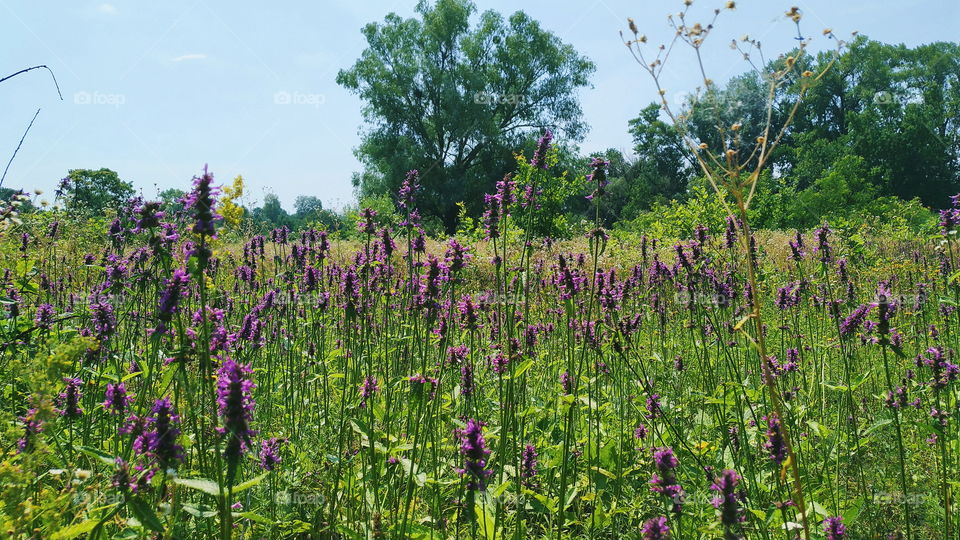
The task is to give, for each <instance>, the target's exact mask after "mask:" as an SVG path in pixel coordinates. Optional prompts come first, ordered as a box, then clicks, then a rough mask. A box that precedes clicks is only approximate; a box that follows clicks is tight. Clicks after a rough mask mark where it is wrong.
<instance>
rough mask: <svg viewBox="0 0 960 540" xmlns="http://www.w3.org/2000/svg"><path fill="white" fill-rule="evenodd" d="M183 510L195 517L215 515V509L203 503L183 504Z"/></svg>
mask: <svg viewBox="0 0 960 540" xmlns="http://www.w3.org/2000/svg"><path fill="white" fill-rule="evenodd" d="M183 511H184V512H186V513H188V514H190V515H191V516H193V517H197V518H208V517H213V516H215V515H217V511H216V510H214V509H213V507H211V506H207V505H203V504H185V505H183Z"/></svg>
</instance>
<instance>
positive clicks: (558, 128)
mask: <svg viewBox="0 0 960 540" xmlns="http://www.w3.org/2000/svg"><path fill="white" fill-rule="evenodd" d="M475 10H476V8H475V6H474V5H473V3H471V2H469V1H467V0H437V2H436V3H435V4H430V3H427V2H425V1H421V2H420V3H419V4H418V5H417V8H416V13H417V15H418V17H416V18H409V19H404V18H402V17H400V16H398V15H396V14H393V13H391V14H390V15H387V17H386V18H385V19H384V21H383V22H382V23H370V24H368V25H366V26H365V27H364V28H363V35H364V36H365V37H366V40H367V48H366V49H365V50H364V51H363V53H362V54H361V56H360V58H359V59H358V60H357V62H356V63H355V64H354V65H353V66H352V67H351V68H349V69H346V70H343V71H341V72H340V73H339V74H338V75H337V82H338V83H339V84H341V85H342V86H344V87H345V88H348V89H350V90H352V91H354V92H355V93H356V94H357V95H359V96H360V97H361V98H362V99H363V101H364V102H365V105H364V108H363V114H364V119H365V120H366V122H367V123H368V125H369V127H368V128H367V129H366V130H365V131H364V133H363V142H362V143H361V145H360V146H359V147H358V148H357V149H356V154H357V156H358V157H359V158H360V159H361V161H362V162H363V164H364V166H365V169H364V171H363V172H361V173H358V174H357V175H355V177H354V184H355V186H356V187H357V188H358V190H359V194H360V195H361V196H369V195H377V194H385V193H391V194H392V193H394V192H395V191H396V189H397V188H398V187H399V185H400V182H401V181H402V180H403V177H404V174H405V173H406V171H407V170H409V169H418V170H420V173H421V185H422V186H423V192H422V194H421V196H420V198H419V201H418V205H419V206H420V208H421V211H422V212H423V213H424V214H427V215H435V216H438V217H440V218H441V219H442V220H443V222H444V223H445V225H446V226H447V227H452V226H453V225H454V220H455V218H456V214H457V207H456V204H455V203H457V202H459V201H463V202H464V203H465V204H466V205H467V207H468V210H469V212H470V213H471V214H472V215H476V214H477V213H478V212H479V205H480V203H481V202H482V194H483V193H484V192H486V191H490V190H491V189H492V186H493V184H494V182H496V181H497V180H499V179H500V178H501V177H502V176H503V175H504V174H505V173H507V172H508V171H510V170H512V168H513V166H514V162H513V158H512V155H511V152H512V151H513V150H515V149H516V148H519V147H520V146H521V145H522V144H523V141H524V139H525V138H526V136H527V135H528V134H529V133H530V132H532V131H533V132H538V131H542V130H543V129H545V128H550V129H552V130H554V131H555V132H556V133H557V135H558V136H560V137H563V138H567V139H571V140H579V139H580V138H582V136H583V134H584V133H585V131H586V125H585V124H584V122H583V121H582V119H581V109H580V105H579V102H578V100H577V98H576V95H575V91H576V90H577V89H578V88H580V87H583V86H586V85H588V83H589V81H588V77H589V75H590V74H591V73H592V72H593V70H594V65H593V63H592V62H591V61H590V60H588V59H586V58H585V57H583V56H581V55H579V54H578V53H577V52H576V51H575V50H574V49H573V47H571V46H570V45H568V44H565V43H563V42H562V41H560V39H559V38H557V37H556V36H555V35H553V34H552V33H550V32H548V31H546V30H544V29H542V28H541V27H540V25H539V24H538V23H537V21H535V20H533V19H531V18H530V17H529V16H527V15H526V14H524V13H523V12H520V11H518V12H516V13H514V14H513V15H510V16H509V17H508V18H504V17H503V16H502V15H500V14H499V13H496V12H494V11H486V12H484V13H482V14H481V15H480V16H479V18H478V20H477V21H476V24H474V25H471V15H473V14H474V12H475Z"/></svg>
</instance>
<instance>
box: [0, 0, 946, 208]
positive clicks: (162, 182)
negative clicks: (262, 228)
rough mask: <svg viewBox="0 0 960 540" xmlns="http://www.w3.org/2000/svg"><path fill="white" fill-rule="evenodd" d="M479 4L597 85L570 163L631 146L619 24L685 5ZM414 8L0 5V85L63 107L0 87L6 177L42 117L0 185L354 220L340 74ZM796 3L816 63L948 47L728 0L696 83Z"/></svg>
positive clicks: (920, 12)
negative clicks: (298, 203) (734, 45)
mask: <svg viewBox="0 0 960 540" xmlns="http://www.w3.org/2000/svg"><path fill="white" fill-rule="evenodd" d="M475 2H476V4H477V7H478V8H479V10H481V11H482V10H487V9H493V10H496V11H500V12H502V13H512V12H514V11H516V10H518V9H522V10H523V11H525V12H527V13H528V14H530V15H531V16H532V17H534V18H535V19H537V20H539V21H540V22H541V24H542V25H543V26H544V27H545V28H546V29H548V30H550V31H552V32H554V33H555V34H557V35H558V36H559V37H560V38H561V39H562V40H564V41H565V42H567V43H570V44H572V45H573V46H574V47H575V48H576V49H577V50H578V51H579V52H580V53H581V54H584V55H586V56H587V57H589V58H590V59H592V60H593V61H594V62H595V63H596V65H597V71H596V73H595V74H594V76H593V79H592V83H593V87H592V88H589V89H584V90H583V91H582V92H581V95H580V97H581V101H582V104H583V110H584V115H585V119H586V121H587V122H588V123H589V124H590V126H591V130H590V133H589V134H588V136H587V138H586V140H585V141H583V143H582V145H581V148H582V150H583V151H584V152H590V151H594V150H602V149H604V148H608V147H615V148H621V149H628V148H629V147H630V137H629V135H628V134H627V131H626V123H627V121H628V120H629V119H630V118H633V117H635V116H636V114H637V112H638V111H639V110H640V109H641V108H642V107H643V106H644V105H646V104H648V103H649V102H651V101H652V99H653V98H654V93H653V87H652V84H651V82H650V81H649V80H648V78H647V76H646V74H645V73H644V72H643V71H642V70H641V69H640V68H639V66H637V65H636V64H635V63H634V62H633V60H632V59H631V57H630V55H629V53H628V51H627V50H626V48H625V47H624V46H623V45H622V43H621V41H620V38H619V36H618V34H617V33H618V31H619V30H621V29H624V28H625V26H626V17H628V16H629V17H633V18H634V19H635V20H636V21H637V24H638V26H639V27H640V29H641V31H642V32H644V33H646V34H647V35H648V36H649V38H650V41H651V43H658V42H660V41H663V40H664V39H666V38H667V37H669V35H670V32H669V29H668V28H667V25H666V14H667V13H670V12H671V11H676V10H677V9H678V8H679V6H680V5H681V3H680V2H679V1H672V0H671V1H666V0H629V1H628V0H596V1H591V0H586V1H583V2H580V1H577V2H558V1H541V0H531V1H527V2H507V1H502V0H475ZM723 3H724V2H723V1H719V0H718V1H716V2H705V1H704V0H698V2H697V3H696V4H695V6H694V11H693V13H694V15H695V16H696V15H698V14H700V15H703V16H701V17H695V18H698V19H704V18H705V17H706V13H707V12H709V11H710V10H711V9H712V8H713V7H715V6H720V5H722V4H723ZM415 5H416V2H415V1H411V0H397V1H373V0H329V1H324V2H302V1H301V2H275V3H267V2H247V1H233V2H219V1H214V0H196V1H180V0H171V1H166V2H150V3H145V2H136V1H133V0H109V1H106V2H102V1H86V0H71V1H48V2H28V1H25V0H0V51H2V52H0V76H6V75H8V74H10V73H13V72H15V71H17V70H19V69H21V68H23V67H27V66H30V65H34V64H47V65H49V66H50V67H51V68H52V69H53V70H54V72H55V73H56V76H57V79H58V81H59V83H60V87H61V89H62V92H63V97H64V100H63V101H59V99H58V98H57V95H56V90H55V88H54V87H53V85H52V84H51V80H50V77H49V75H48V74H46V73H44V72H41V71H34V72H31V73H29V74H26V75H21V76H19V77H17V78H15V79H11V80H8V81H6V82H4V83H2V84H0V118H3V121H2V122H0V168H2V166H4V165H6V161H7V159H9V156H10V154H11V153H12V152H13V150H14V148H15V147H16V145H17V142H18V141H19V139H20V137H21V135H22V133H23V130H24V129H25V128H26V126H27V124H28V123H29V122H30V119H31V117H32V116H33V114H34V112H35V111H36V109H37V108H41V109H42V111H41V112H40V115H39V117H38V118H37V120H36V123H35V125H34V126H33V129H32V130H31V132H30V134H29V135H28V137H27V140H26V141H25V142H24V145H23V148H22V149H21V150H20V153H19V155H18V156H17V158H16V160H15V161H14V163H13V165H12V166H11V169H10V172H9V173H8V175H7V180H6V182H5V184H4V185H6V186H11V187H24V188H27V189H34V188H41V189H44V190H46V191H48V192H50V191H51V190H52V188H53V187H54V186H55V185H56V182H57V181H58V180H59V179H60V178H62V177H63V176H65V175H66V172H67V170H68V169H73V168H99V167H108V168H111V169H114V170H116V171H118V172H119V173H120V176H121V177H122V178H124V179H126V180H129V181H132V182H133V183H134V185H135V187H136V188H137V189H139V190H142V192H143V194H144V196H147V197H153V196H155V195H156V193H157V192H158V190H161V189H165V188H168V187H180V188H185V187H186V186H188V185H189V181H190V178H191V177H192V176H193V175H194V174H197V173H198V171H200V169H201V168H202V167H203V165H204V164H205V163H208V164H209V166H210V169H211V170H212V171H213V172H214V173H215V175H216V177H217V181H218V182H219V183H227V182H229V181H230V180H231V179H232V178H233V177H234V176H236V175H237V174H242V175H243V176H244V178H245V179H246V181H247V186H248V199H247V203H250V204H255V203H257V202H258V201H260V200H262V198H263V195H264V193H265V192H267V191H272V192H274V193H276V194H277V195H279V196H280V199H281V201H282V202H283V203H284V206H286V207H287V208H288V209H291V208H292V203H293V200H294V198H295V197H296V196H297V195H298V194H306V195H315V196H318V197H320V198H321V199H322V200H323V202H324V205H325V206H327V207H341V206H343V205H345V204H349V203H350V202H351V201H352V200H353V190H352V187H351V185H350V175H351V173H352V172H354V171H357V170H358V169H359V167H360V166H359V163H358V162H357V160H356V158H355V157H354V156H353V154H352V149H353V148H354V147H355V146H356V145H357V144H358V142H359V140H360V136H359V131H360V129H361V128H362V118H361V113H360V110H361V106H362V104H361V102H360V100H359V99H358V98H357V97H356V96H354V95H352V94H350V93H348V92H346V91H344V90H343V89H342V88H340V87H339V86H337V84H336V81H335V79H336V75H337V71H338V70H340V69H342V68H346V67H349V66H350V65H351V64H352V63H353V61H354V60H355V59H356V58H357V57H358V55H359V54H360V52H361V51H362V50H363V48H364V45H365V42H364V40H363V38H362V36H361V34H360V28H361V27H362V26H363V25H364V24H366V23H367V22H371V21H375V20H382V19H383V17H384V15H386V14H387V13H388V12H391V11H392V12H396V13H398V14H400V15H403V16H412V15H413V12H414V6H415ZM790 5H797V6H799V7H800V8H801V9H802V10H803V12H804V13H805V18H804V21H803V23H802V28H803V29H804V33H805V34H807V35H813V36H816V37H817V39H815V40H814V42H813V48H825V47H829V43H827V42H826V40H825V39H823V38H820V31H821V30H822V29H823V28H825V27H828V26H829V27H831V28H833V29H834V31H835V32H836V33H837V34H838V35H840V36H849V33H850V32H851V31H853V30H858V31H860V32H862V33H864V34H867V35H868V36H870V37H871V38H873V39H877V40H881V41H886V42H892V43H906V44H907V45H911V46H913V45H917V44H921V43H928V42H931V41H946V40H955V39H956V36H957V26H958V24H960V3H958V2H956V0H927V1H910V0H904V1H897V2H894V1H887V0H883V1H880V0H810V1H800V0H794V2H792V3H791V2H790V1H789V0H788V1H787V2H784V3H782V4H781V3H780V2H776V1H769V0H763V1H761V0H753V1H749V0H746V1H738V2H737V9H736V11H734V12H728V13H724V14H723V15H722V17H721V20H720V22H719V24H718V25H717V29H716V33H715V34H714V36H713V37H712V38H711V39H714V40H715V42H714V43H713V44H712V46H711V47H709V51H708V55H707V64H708V66H709V70H708V71H709V72H710V73H708V75H710V76H711V77H712V78H714V79H715V80H718V81H719V80H725V79H727V78H729V77H730V76H732V75H736V74H738V73H740V72H742V71H744V69H745V67H746V66H745V65H744V63H743V61H742V60H741V59H739V58H738V57H737V55H736V54H735V53H734V52H733V51H731V50H730V49H729V48H728V47H727V46H726V45H727V43H728V42H729V40H730V39H731V38H734V37H740V36H742V35H743V34H751V35H753V36H756V37H760V38H761V40H762V41H763V43H764V49H765V50H766V51H767V52H768V54H769V53H773V52H780V51H784V50H786V49H787V48H789V47H791V46H792V45H793V43H794V42H793V40H792V36H793V35H795V33H794V30H793V27H792V25H791V23H789V22H788V21H786V20H784V18H783V12H784V11H785V10H786V9H788V8H789V7H790ZM696 84H697V79H696V76H695V72H694V70H693V66H692V65H691V64H690V57H689V56H677V57H675V58H674V59H673V60H672V65H671V66H669V67H668V70H667V72H666V73H665V86H666V88H667V89H668V91H669V92H671V95H672V96H679V95H681V94H682V93H684V92H687V91H690V90H692V89H693V88H694V87H695V86H696ZM673 99H676V97H673ZM0 170H2V169H0Z"/></svg>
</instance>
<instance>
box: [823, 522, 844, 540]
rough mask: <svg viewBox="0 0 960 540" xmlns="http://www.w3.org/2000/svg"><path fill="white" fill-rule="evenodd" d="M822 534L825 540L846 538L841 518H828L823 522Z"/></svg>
mask: <svg viewBox="0 0 960 540" xmlns="http://www.w3.org/2000/svg"><path fill="white" fill-rule="evenodd" d="M823 532H825V533H826V534H827V540H841V539H843V538H846V536H847V528H846V527H845V526H844V525H843V518H842V517H839V516H838V517H828V518H827V519H825V520H823Z"/></svg>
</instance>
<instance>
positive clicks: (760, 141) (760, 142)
mask: <svg viewBox="0 0 960 540" xmlns="http://www.w3.org/2000/svg"><path fill="white" fill-rule="evenodd" d="M765 142H767V138H766V137H764V136H763V135H761V136H759V137H757V144H763V143H765Z"/></svg>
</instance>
